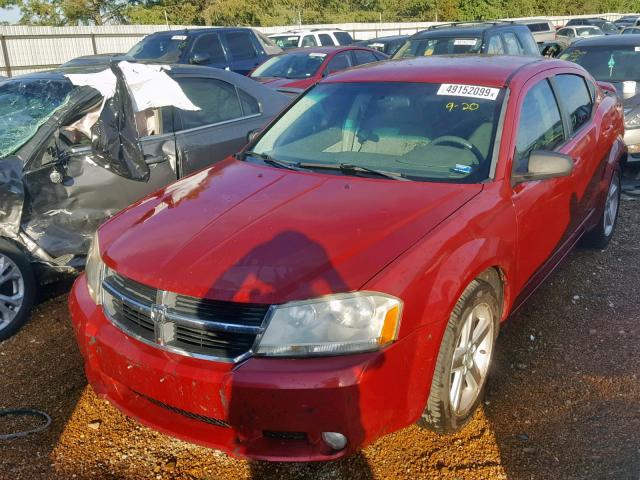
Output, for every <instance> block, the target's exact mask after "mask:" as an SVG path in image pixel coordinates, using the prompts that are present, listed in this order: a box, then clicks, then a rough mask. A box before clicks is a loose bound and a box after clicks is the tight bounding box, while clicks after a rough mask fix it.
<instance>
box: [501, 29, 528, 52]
mask: <svg viewBox="0 0 640 480" xmlns="http://www.w3.org/2000/svg"><path fill="white" fill-rule="evenodd" d="M502 37H503V38H504V43H505V45H506V46H507V55H522V54H523V53H524V52H523V51H522V47H521V46H520V42H518V39H517V38H516V35H515V33H513V32H504V33H503V34H502Z"/></svg>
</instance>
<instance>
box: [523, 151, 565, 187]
mask: <svg viewBox="0 0 640 480" xmlns="http://www.w3.org/2000/svg"><path fill="white" fill-rule="evenodd" d="M572 170H573V159H572V158H571V157H570V156H569V155H565V154H563V153H556V152H545V151H542V150H536V151H534V152H532V153H531V155H530V156H529V168H528V170H527V171H526V172H524V173H515V174H514V175H513V182H514V184H518V183H523V182H532V181H534V180H545V179H547V178H558V177H566V176H567V175H569V174H570V173H571V172H572Z"/></svg>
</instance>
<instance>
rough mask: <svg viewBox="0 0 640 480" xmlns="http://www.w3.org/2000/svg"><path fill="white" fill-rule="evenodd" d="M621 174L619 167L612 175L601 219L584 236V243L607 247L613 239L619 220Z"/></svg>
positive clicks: (596, 246) (589, 245) (591, 245)
mask: <svg viewBox="0 0 640 480" xmlns="http://www.w3.org/2000/svg"><path fill="white" fill-rule="evenodd" d="M621 176H622V175H621V171H620V168H619V167H618V168H617V169H616V171H615V172H613V175H612V176H611V181H610V182H609V188H608V190H607V196H606V197H605V199H604V202H603V204H602V209H601V210H600V212H601V214H600V220H599V221H598V224H597V225H596V226H595V227H594V229H593V230H591V231H590V232H588V233H587V234H586V235H585V236H584V240H583V244H584V245H585V246H587V247H591V248H599V249H603V248H606V247H607V245H609V242H610V241H611V237H613V232H614V231H615V229H616V223H617V222H618V210H619V207H620V192H621V188H620V183H621V182H620V178H621Z"/></svg>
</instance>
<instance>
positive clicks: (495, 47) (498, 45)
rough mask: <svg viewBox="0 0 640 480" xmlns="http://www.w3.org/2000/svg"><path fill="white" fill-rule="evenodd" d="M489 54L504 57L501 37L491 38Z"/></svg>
mask: <svg viewBox="0 0 640 480" xmlns="http://www.w3.org/2000/svg"><path fill="white" fill-rule="evenodd" d="M487 53H488V54H489V55H504V47H503V45H502V40H501V39H500V36H498V35H493V36H491V37H489V43H488V46H487Z"/></svg>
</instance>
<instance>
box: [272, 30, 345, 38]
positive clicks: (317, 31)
mask: <svg viewBox="0 0 640 480" xmlns="http://www.w3.org/2000/svg"><path fill="white" fill-rule="evenodd" d="M323 32H324V33H335V32H347V31H346V30H341V29H339V28H308V29H302V30H289V31H287V32H277V33H270V34H269V36H270V37H275V36H278V35H304V34H307V33H323ZM347 33H349V32H347Z"/></svg>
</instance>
